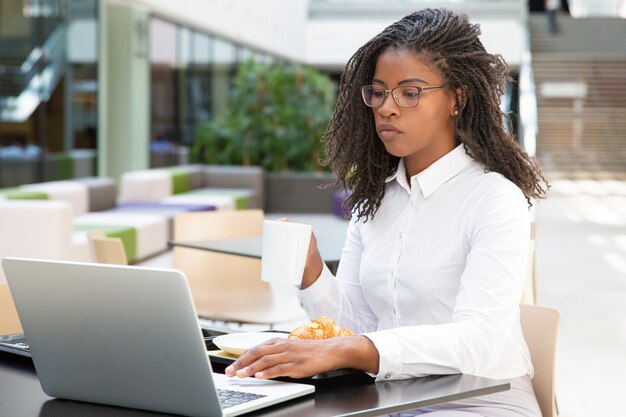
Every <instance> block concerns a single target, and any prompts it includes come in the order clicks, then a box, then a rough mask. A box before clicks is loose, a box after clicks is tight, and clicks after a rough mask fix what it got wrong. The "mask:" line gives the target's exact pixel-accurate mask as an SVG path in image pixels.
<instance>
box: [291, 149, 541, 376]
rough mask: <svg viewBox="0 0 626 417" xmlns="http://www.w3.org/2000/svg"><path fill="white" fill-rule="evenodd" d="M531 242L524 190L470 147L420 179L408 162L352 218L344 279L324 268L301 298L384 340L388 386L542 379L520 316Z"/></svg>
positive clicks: (309, 307) (312, 310)
mask: <svg viewBox="0 0 626 417" xmlns="http://www.w3.org/2000/svg"><path fill="white" fill-rule="evenodd" d="M355 217H356V216H355ZM529 240H530V227H529V211H528V204H527V202H526V199H525V197H524V195H523V193H522V192H521V190H520V189H519V188H518V187H517V186H515V185H514V184H513V183H512V182H510V181H509V180H507V179H506V178H504V177H503V176H502V175H500V174H498V173H494V172H486V171H485V168H484V167H483V166H482V165H480V164H478V163H477V162H475V161H474V160H473V159H472V158H470V157H469V156H467V154H466V153H465V151H464V149H463V145H460V146H458V147H457V148H455V149H454V150H452V151H451V152H449V153H448V154H447V155H445V156H443V157H442V158H440V159H439V160H437V161H436V162H435V163H433V164H432V165H431V166H430V167H428V168H427V169H425V170H424V171H422V172H420V173H419V174H417V175H415V176H413V177H411V182H410V184H409V183H408V182H407V177H406V170H405V166H404V163H403V161H401V162H400V163H399V165H398V169H397V171H396V173H395V174H394V175H392V176H391V177H389V178H388V179H387V185H386V189H385V196H384V198H383V201H382V204H381V206H380V208H379V210H378V212H377V213H376V214H375V216H374V218H373V219H370V220H368V221H364V220H363V219H361V220H359V221H356V220H355V219H354V218H353V220H352V221H351V222H350V226H349V227H348V232H347V238H346V243H345V246H344V249H343V253H342V257H341V262H340V264H339V269H338V271H337V276H336V277H333V275H332V274H331V272H330V271H329V270H328V269H327V268H326V267H324V270H323V272H322V274H321V276H320V277H319V278H318V280H317V281H316V282H315V283H314V284H313V285H311V286H310V287H308V288H306V289H304V290H301V291H300V292H299V295H300V299H301V302H302V305H303V306H304V308H305V310H306V311H307V313H308V315H309V317H315V316H319V315H327V316H329V317H331V318H333V319H334V320H336V321H337V322H338V323H339V324H341V325H342V326H344V327H348V328H350V329H352V330H353V331H355V332H357V333H361V334H364V335H365V336H366V337H368V338H369V339H370V340H371V341H372V342H373V343H374V345H375V346H376V348H377V349H378V352H379V354H380V362H379V372H378V374H377V375H376V377H377V379H379V380H381V379H382V380H384V379H390V378H393V379H400V378H410V377H417V376H424V375H432V374H451V373H459V372H461V373H468V374H473V375H479V376H485V377H491V378H514V377H519V376H523V375H526V374H528V375H531V376H532V373H533V370H532V364H531V361H530V354H529V352H528V348H527V346H526V343H525V341H524V338H523V335H522V330H521V326H520V321H519V301H520V297H521V294H522V288H523V285H524V279H525V276H526V272H527V271H526V269H527V267H528V265H527V264H528V248H529Z"/></svg>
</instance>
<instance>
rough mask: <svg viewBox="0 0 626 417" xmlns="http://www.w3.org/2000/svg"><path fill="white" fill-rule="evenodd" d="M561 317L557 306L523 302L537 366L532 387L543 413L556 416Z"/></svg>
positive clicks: (522, 312)
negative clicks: (555, 369) (556, 377)
mask: <svg viewBox="0 0 626 417" xmlns="http://www.w3.org/2000/svg"><path fill="white" fill-rule="evenodd" d="M559 317H560V314H559V312H558V311H557V310H553V309H550V308H545V307H539V306H534V305H525V304H521V305H520V320H521V323H522V331H523V333H524V339H525V340H526V344H527V345H528V349H529V350H530V356H531V359H532V363H533V367H534V369H535V376H534V377H533V380H532V382H533V389H534V391H535V396H536V397H537V402H538V403H539V407H540V408H541V413H542V414H543V416H544V417H555V416H556V404H555V399H554V398H555V397H554V365H555V360H556V336H557V332H558V327H559Z"/></svg>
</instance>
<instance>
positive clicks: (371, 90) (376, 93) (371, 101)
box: [361, 85, 385, 107]
mask: <svg viewBox="0 0 626 417" xmlns="http://www.w3.org/2000/svg"><path fill="white" fill-rule="evenodd" d="M361 93H362V95H363V101H364V102H365V104H366V105H367V106H369V107H377V106H380V105H381V104H383V101H384V100H385V89H384V88H381V87H376V86H373V85H366V86H365V87H363V88H362V89H361Z"/></svg>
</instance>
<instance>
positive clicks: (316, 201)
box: [265, 172, 338, 214]
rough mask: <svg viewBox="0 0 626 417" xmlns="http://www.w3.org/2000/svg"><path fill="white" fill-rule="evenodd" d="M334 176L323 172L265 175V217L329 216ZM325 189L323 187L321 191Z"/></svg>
mask: <svg viewBox="0 0 626 417" xmlns="http://www.w3.org/2000/svg"><path fill="white" fill-rule="evenodd" d="M334 182H335V176H334V175H333V174H331V173H327V172H267V173H266V174H265V211H266V212H268V213H327V214H331V213H333V194H334V192H335V191H337V190H338V187H337V186H336V185H333V184H334ZM325 186H326V187H325Z"/></svg>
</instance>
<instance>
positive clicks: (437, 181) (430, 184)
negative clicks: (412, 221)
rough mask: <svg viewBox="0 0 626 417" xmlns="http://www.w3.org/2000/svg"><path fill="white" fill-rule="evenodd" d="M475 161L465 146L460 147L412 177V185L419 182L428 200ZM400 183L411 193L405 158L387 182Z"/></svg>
mask: <svg viewBox="0 0 626 417" xmlns="http://www.w3.org/2000/svg"><path fill="white" fill-rule="evenodd" d="M472 162H473V159H472V158H471V157H470V156H469V155H467V154H466V153H465V148H464V147H463V145H462V144H461V145H459V146H457V147H456V148H454V149H453V150H451V151H450V152H448V153H447V154H445V155H444V156H442V157H441V158H439V159H438V160H436V161H435V162H433V164H432V165H430V166H429V167H428V168H426V169H425V170H423V171H422V172H420V173H419V174H416V175H414V176H412V177H411V183H414V182H417V184H418V186H419V188H420V189H421V190H422V194H423V195H424V198H428V197H429V196H430V195H431V194H432V193H434V192H435V191H437V189H438V188H439V187H441V186H442V185H443V184H445V183H446V182H447V181H448V180H450V179H452V178H453V177H454V176H455V175H457V174H458V173H459V172H461V170H463V169H464V168H465V167H466V166H468V165H469V164H471V163H472ZM393 180H396V181H398V183H399V184H400V185H401V186H402V188H404V189H406V190H407V191H409V192H410V189H411V187H410V186H409V184H408V183H407V180H406V166H405V165H404V158H402V159H400V162H399V163H398V168H397V169H396V172H394V173H393V174H392V175H390V176H389V177H387V179H386V180H385V182H391V181H393Z"/></svg>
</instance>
